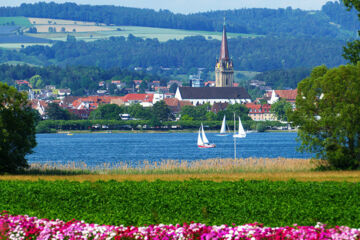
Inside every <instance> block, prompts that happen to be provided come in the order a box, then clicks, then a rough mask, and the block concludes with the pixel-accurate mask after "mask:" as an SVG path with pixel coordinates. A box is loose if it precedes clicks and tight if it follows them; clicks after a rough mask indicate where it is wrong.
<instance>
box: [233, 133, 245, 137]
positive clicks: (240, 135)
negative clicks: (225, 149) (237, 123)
mask: <svg viewBox="0 0 360 240" xmlns="http://www.w3.org/2000/svg"><path fill="white" fill-rule="evenodd" d="M233 137H234V138H245V137H246V134H235V135H233Z"/></svg>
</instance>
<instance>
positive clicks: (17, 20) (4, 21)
mask: <svg viewBox="0 0 360 240" xmlns="http://www.w3.org/2000/svg"><path fill="white" fill-rule="evenodd" d="M12 23H14V25H18V26H21V27H30V26H31V23H30V22H29V19H28V18H26V17H0V25H10V24H11V25H12Z"/></svg>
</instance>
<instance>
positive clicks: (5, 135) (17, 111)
mask: <svg viewBox="0 0 360 240" xmlns="http://www.w3.org/2000/svg"><path fill="white" fill-rule="evenodd" d="M35 146H36V140H35V114H34V111H33V110H32V109H31V107H30V106H29V104H28V100H27V94H26V93H24V92H18V91H17V90H16V89H15V88H14V87H9V86H8V85H6V84H4V83H1V82H0V173H4V172H9V173H13V172H16V171H17V170H21V169H24V168H26V167H28V164H27V160H26V159H25V156H26V155H27V154H29V153H31V152H32V149H33V148H34V147H35Z"/></svg>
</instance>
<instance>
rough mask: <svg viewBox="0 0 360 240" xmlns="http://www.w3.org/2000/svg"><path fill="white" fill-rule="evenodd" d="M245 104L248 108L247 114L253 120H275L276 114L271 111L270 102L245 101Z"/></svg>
mask: <svg viewBox="0 0 360 240" xmlns="http://www.w3.org/2000/svg"><path fill="white" fill-rule="evenodd" d="M245 106H246V107H247V108H248V109H249V114H248V116H249V117H250V118H251V119H252V120H254V121H275V120H277V118H276V116H275V115H274V114H273V113H272V112H271V105H270V104H255V103H247V104H245Z"/></svg>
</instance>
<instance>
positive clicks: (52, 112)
mask: <svg viewBox="0 0 360 240" xmlns="http://www.w3.org/2000/svg"><path fill="white" fill-rule="evenodd" d="M45 115H46V117H47V118H48V119H50V120H70V119H71V118H72V115H71V114H70V112H69V111H68V110H66V109H63V108H61V107H60V106H59V104H57V103H49V104H48V106H47V107H46V109H45Z"/></svg>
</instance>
